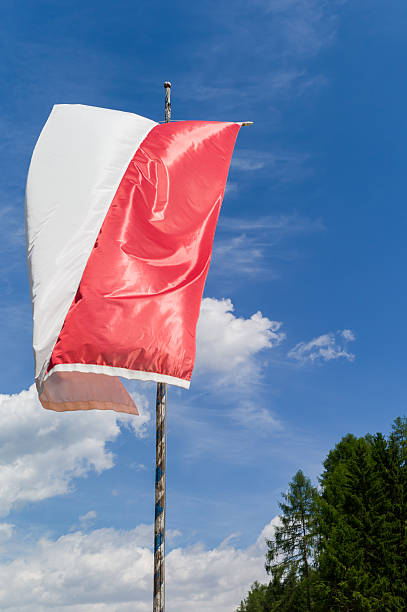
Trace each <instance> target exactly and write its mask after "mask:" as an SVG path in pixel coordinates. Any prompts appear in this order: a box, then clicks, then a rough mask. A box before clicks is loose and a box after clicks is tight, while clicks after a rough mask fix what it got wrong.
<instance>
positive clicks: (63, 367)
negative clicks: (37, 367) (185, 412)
mask: <svg viewBox="0 0 407 612" xmlns="http://www.w3.org/2000/svg"><path fill="white" fill-rule="evenodd" d="M54 372H83V373H92V374H106V375H107V376H116V377H117V376H121V377H122V378H127V379H128V380H143V381H145V382H157V383H167V384H169V385H175V386H177V387H182V388H183V389H189V387H190V384H191V383H190V381H189V380H185V379H184V378H177V377H176V376H169V375H168V374H160V373H159V372H144V371H143V370H129V369H127V368H116V367H114V366H106V365H98V364H93V363H58V364H57V365H55V366H54V367H53V368H52V369H51V370H50V371H49V372H47V373H46V375H45V376H44V379H43V380H42V381H41V383H40V386H41V387H42V385H43V384H44V383H45V381H46V380H47V378H49V377H50V376H51V375H52V374H53V373H54Z"/></svg>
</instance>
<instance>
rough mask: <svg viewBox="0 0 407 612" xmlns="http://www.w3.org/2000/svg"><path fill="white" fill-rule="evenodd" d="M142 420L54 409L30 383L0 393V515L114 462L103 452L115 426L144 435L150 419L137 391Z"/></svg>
mask: <svg viewBox="0 0 407 612" xmlns="http://www.w3.org/2000/svg"><path fill="white" fill-rule="evenodd" d="M137 405H138V406H139V409H140V412H141V418H140V417H137V418H132V417H129V416H128V415H123V417H122V416H120V417H117V414H115V413H113V412H98V413H95V412H92V413H89V412H85V411H84V412H76V413H71V412H67V413H55V412H52V411H47V410H44V409H43V408H42V406H41V405H40V403H39V401H38V399H37V394H36V390H35V387H34V385H32V386H31V387H30V389H28V390H27V391H21V393H18V394H16V395H0V516H5V515H7V514H8V512H10V510H11V509H12V508H13V507H15V506H20V505H22V504H24V503H26V502H36V501H41V500H43V499H47V498H49V497H53V496H55V495H62V494H64V493H67V492H69V491H70V490H72V487H73V479H74V478H78V477H86V475H87V474H88V473H89V472H91V471H96V472H98V473H100V472H103V471H104V470H107V469H109V468H111V467H113V465H114V456H113V454H112V453H111V452H110V451H108V450H107V448H106V444H107V442H112V441H113V440H115V439H116V438H117V437H118V435H119V434H120V426H119V424H123V425H125V426H128V427H131V428H132V429H133V431H134V433H135V434H136V435H139V436H143V435H144V431H145V425H146V423H147V422H148V420H149V418H150V417H149V414H148V411H147V410H146V401H145V399H144V398H143V397H142V396H140V395H138V396H137Z"/></svg>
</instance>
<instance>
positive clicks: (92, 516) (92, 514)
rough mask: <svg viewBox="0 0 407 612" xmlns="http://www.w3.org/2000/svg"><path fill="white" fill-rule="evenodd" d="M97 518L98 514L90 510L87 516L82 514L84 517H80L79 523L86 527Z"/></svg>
mask: <svg viewBox="0 0 407 612" xmlns="http://www.w3.org/2000/svg"><path fill="white" fill-rule="evenodd" d="M96 516H97V513H96V512H95V510H89V512H87V513H86V514H82V516H80V517H79V522H80V523H81V525H82V526H86V525H88V524H89V523H92V522H93V521H94V520H95V518H96Z"/></svg>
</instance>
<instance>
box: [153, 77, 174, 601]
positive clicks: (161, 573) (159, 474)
mask: <svg viewBox="0 0 407 612" xmlns="http://www.w3.org/2000/svg"><path fill="white" fill-rule="evenodd" d="M164 87H165V121H166V122H168V121H171V83H169V82H168V81H165V83H164ZM155 412H156V443H155V444H156V450H155V513H154V514H155V519H154V596H153V612H165V513H166V492H167V491H166V489H167V385H166V383H157V399H156V411H155Z"/></svg>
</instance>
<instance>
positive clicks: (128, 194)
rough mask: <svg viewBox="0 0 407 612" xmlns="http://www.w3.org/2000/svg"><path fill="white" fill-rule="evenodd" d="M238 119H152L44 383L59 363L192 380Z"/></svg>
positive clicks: (183, 383) (113, 205) (178, 381)
mask: <svg viewBox="0 0 407 612" xmlns="http://www.w3.org/2000/svg"><path fill="white" fill-rule="evenodd" d="M239 128H240V125H238V124H235V123H221V122H206V121H188V122H176V123H167V124H162V125H157V126H155V127H154V128H153V129H152V130H151V131H150V132H149V133H148V135H147V136H146V138H145V139H144V140H143V142H142V143H141V145H140V146H139V148H138V150H137V151H136V153H135V155H134V157H133V159H132V160H131V162H130V164H129V166H128V168H127V170H126V172H125V174H124V176H123V179H122V181H121V183H120V185H119V188H118V190H117V192H116V195H115V197H114V199H113V201H112V203H111V205H110V208H109V210H108V212H107V215H106V217H105V220H104V222H103V225H102V228H101V230H100V233H99V236H98V238H97V240H96V243H95V245H94V248H93V250H92V253H91V255H90V257H89V259H88V261H87V264H86V267H85V270H84V273H83V276H82V279H81V282H80V285H79V287H78V291H77V293H76V296H75V299H74V301H73V302H72V304H71V307H70V309H69V312H68V314H67V316H66V319H65V322H64V325H63V327H62V329H61V332H60V334H59V337H58V339H57V342H56V344H55V347H54V350H53V352H52V356H51V360H50V363H49V367H48V376H49V374H50V373H51V375H50V376H49V378H48V379H47V380H46V382H45V385H46V383H47V382H48V381H49V382H50V381H51V378H52V377H53V376H54V375H55V374H57V373H58V369H60V368H64V367H65V366H66V367H68V368H69V367H70V365H71V366H72V369H75V368H81V364H83V365H84V364H89V366H90V367H92V366H95V367H96V368H97V367H98V366H102V367H103V366H108V367H111V368H122V369H123V371H120V375H124V376H126V371H127V372H128V377H129V378H141V379H143V373H149V375H150V379H152V380H155V379H157V380H163V378H160V376H165V377H168V380H167V379H166V381H167V382H170V383H173V384H179V385H181V386H189V381H190V378H191V374H192V370H193V366H194V360H195V335H196V325H197V321H198V316H199V310H200V304H201V299H202V293H203V289H204V283H205V279H206V276H207V273H208V269H209V264H210V260H211V252H212V243H213V237H214V233H215V229H216V223H217V219H218V215H219V211H220V207H221V202H222V198H223V194H224V189H225V184H226V179H227V173H228V169H229V165H230V160H231V156H232V152H233V147H234V144H235V140H236V136H237V133H238V131H239ZM214 348H215V349H216V347H214ZM75 364H76V365H75ZM59 373H60V372H59ZM137 373H139V374H140V375H139V376H138V375H137ZM65 374H66V375H68V374H69V372H65ZM85 376H86V374H85ZM155 377H156V378H155ZM144 378H145V377H144ZM45 389H46V386H44V392H45ZM119 409H120V408H119Z"/></svg>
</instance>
